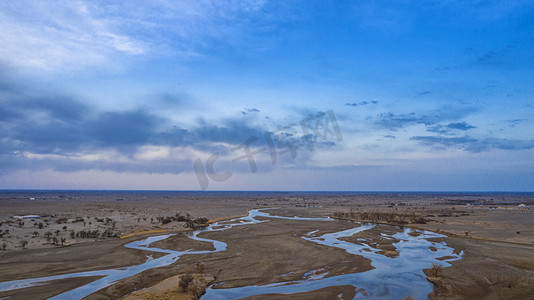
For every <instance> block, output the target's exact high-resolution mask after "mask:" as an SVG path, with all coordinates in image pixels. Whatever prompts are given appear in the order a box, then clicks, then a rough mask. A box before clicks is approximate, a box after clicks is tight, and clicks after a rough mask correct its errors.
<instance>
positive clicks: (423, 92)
mask: <svg viewBox="0 0 534 300" xmlns="http://www.w3.org/2000/svg"><path fill="white" fill-rule="evenodd" d="M430 94H432V92H431V91H422V92H420V93H419V94H417V96H425V95H430Z"/></svg>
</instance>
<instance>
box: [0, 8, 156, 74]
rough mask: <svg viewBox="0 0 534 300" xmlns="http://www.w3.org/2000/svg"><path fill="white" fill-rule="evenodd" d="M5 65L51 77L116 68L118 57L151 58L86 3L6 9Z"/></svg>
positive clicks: (0, 18)
mask: <svg viewBox="0 0 534 300" xmlns="http://www.w3.org/2000/svg"><path fill="white" fill-rule="evenodd" d="M0 27H1V28H2V30H0V44H2V47H1V48H0V59H1V60H3V62H4V63H7V64H8V65H11V66H14V67H23V68H30V69H37V70H44V71H50V70H54V69H56V70H57V69H75V70H76V69H81V68H83V67H86V66H94V65H102V64H106V63H110V62H111V61H112V60H111V57H113V56H114V55H138V54H143V53H145V52H147V46H146V44H145V43H144V42H142V41H139V40H136V39H134V38H132V37H130V36H128V35H126V34H122V33H120V32H119V31H118V30H116V29H115V28H114V26H112V25H111V24H108V22H107V21H106V20H104V19H100V18H99V17H98V16H95V15H94V14H93V13H92V12H91V11H90V10H89V9H88V7H87V6H86V5H85V3H83V2H81V1H74V2H72V1H68V2H31V1H11V2H4V3H3V4H0Z"/></svg>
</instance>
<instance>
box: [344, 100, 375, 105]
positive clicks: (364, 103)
mask: <svg viewBox="0 0 534 300" xmlns="http://www.w3.org/2000/svg"><path fill="white" fill-rule="evenodd" d="M377 103H378V101H375V100H371V101H369V102H367V101H362V102H358V103H356V102H353V103H345V105H347V106H354V107H355V106H365V105H368V104H377Z"/></svg>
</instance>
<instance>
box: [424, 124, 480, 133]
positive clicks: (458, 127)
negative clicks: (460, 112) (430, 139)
mask: <svg viewBox="0 0 534 300" xmlns="http://www.w3.org/2000/svg"><path fill="white" fill-rule="evenodd" d="M474 128H477V127H476V126H473V125H469V124H468V123H466V122H457V123H449V124H446V125H442V124H437V125H434V126H431V127H430V128H427V131H428V132H434V133H439V134H445V135H454V134H457V133H458V132H460V131H467V130H470V129H474Z"/></svg>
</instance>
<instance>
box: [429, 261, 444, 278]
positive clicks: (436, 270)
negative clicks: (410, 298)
mask: <svg viewBox="0 0 534 300" xmlns="http://www.w3.org/2000/svg"><path fill="white" fill-rule="evenodd" d="M442 271H443V266H442V265H441V264H439V263H433V264H432V268H431V269H430V275H431V276H432V277H439V276H441V272H442Z"/></svg>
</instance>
